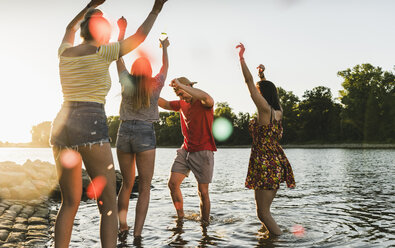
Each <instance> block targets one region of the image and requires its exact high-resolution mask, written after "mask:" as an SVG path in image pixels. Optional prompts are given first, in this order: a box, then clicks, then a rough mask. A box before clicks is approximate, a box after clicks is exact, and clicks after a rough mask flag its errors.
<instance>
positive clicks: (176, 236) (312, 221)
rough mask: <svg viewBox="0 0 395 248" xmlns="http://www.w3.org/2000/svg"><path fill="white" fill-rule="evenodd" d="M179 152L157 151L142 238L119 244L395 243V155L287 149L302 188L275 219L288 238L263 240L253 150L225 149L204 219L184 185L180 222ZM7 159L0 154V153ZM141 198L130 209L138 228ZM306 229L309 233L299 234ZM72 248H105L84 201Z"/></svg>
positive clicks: (288, 196)
mask: <svg viewBox="0 0 395 248" xmlns="http://www.w3.org/2000/svg"><path fill="white" fill-rule="evenodd" d="M175 150H176V149H158V150H157V156H156V167H155V174H154V179H153V183H152V184H153V186H154V188H153V189H152V192H151V202H150V208H149V211H148V215H147V219H146V224H145V227H144V230H143V238H142V239H141V240H140V243H139V242H136V240H134V239H133V234H132V233H133V230H130V233H129V235H128V236H127V238H126V240H125V242H124V243H123V244H121V243H120V244H119V247H390V246H395V197H394V195H395V185H394V181H395V170H394V158H395V150H374V149H372V150H363V149H286V154H287V156H288V158H289V160H290V162H291V164H292V166H293V169H294V173H295V179H296V184H297V185H296V188H295V189H293V190H290V189H286V187H285V185H282V187H281V188H280V190H279V191H278V193H277V196H276V198H275V199H274V202H273V204H272V215H273V217H274V218H275V219H276V221H277V223H278V224H279V226H280V228H281V229H282V230H283V232H284V234H283V235H281V236H279V237H276V236H272V235H270V236H269V237H267V236H265V235H264V230H263V229H262V225H261V224H260V222H259V220H258V218H257V217H256V212H255V204H254V193H253V191H251V190H247V189H245V188H244V179H245V176H246V173H247V166H248V158H249V149H219V151H218V152H216V153H215V172H214V180H213V183H212V184H210V198H211V216H212V221H211V223H210V225H208V226H202V225H201V223H200V221H199V218H198V216H199V198H198V196H197V188H196V183H195V179H194V177H193V175H192V174H191V176H190V177H189V178H186V179H185V181H184V183H183V184H182V192H183V196H184V209H185V213H186V218H185V219H184V221H181V222H180V221H177V217H176V212H175V210H174V207H173V204H172V201H171V198H170V195H169V191H168V189H167V180H168V176H169V168H170V166H171V164H172V161H173V159H174V156H175ZM0 155H1V153H0ZM135 205H136V199H132V200H131V204H130V206H129V215H128V222H129V223H128V224H129V225H131V226H133V224H134V223H133V221H134V214H135V213H134V211H135ZM298 226H301V227H303V229H304V232H302V233H298V232H295V227H298ZM70 247H100V242H99V213H98V210H97V207H96V204H95V202H93V201H88V202H84V203H81V206H80V209H79V211H78V213H77V216H76V221H75V226H74V229H73V236H72V242H71V244H70Z"/></svg>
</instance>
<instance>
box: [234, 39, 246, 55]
mask: <svg viewBox="0 0 395 248" xmlns="http://www.w3.org/2000/svg"><path fill="white" fill-rule="evenodd" d="M236 48H240V51H239V57H240V59H244V51H245V50H246V49H245V47H244V45H243V43H241V42H240V44H239V45H237V46H236Z"/></svg>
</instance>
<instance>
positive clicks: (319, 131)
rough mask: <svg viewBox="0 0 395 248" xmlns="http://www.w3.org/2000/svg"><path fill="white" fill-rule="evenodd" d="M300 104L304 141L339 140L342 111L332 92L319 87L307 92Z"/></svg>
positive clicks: (301, 138)
mask: <svg viewBox="0 0 395 248" xmlns="http://www.w3.org/2000/svg"><path fill="white" fill-rule="evenodd" d="M303 98H304V99H303V100H302V101H301V102H300V103H299V113H300V114H299V120H300V121H299V123H300V135H299V139H300V140H302V141H307V142H308V141H318V142H333V141H337V140H338V138H339V131H340V118H339V114H340V111H339V110H340V109H339V108H338V107H337V106H336V103H335V102H334V101H333V99H332V93H331V90H330V89H329V88H327V87H324V86H318V87H315V88H313V89H312V90H310V91H309V90H308V91H305V93H304V95H303Z"/></svg>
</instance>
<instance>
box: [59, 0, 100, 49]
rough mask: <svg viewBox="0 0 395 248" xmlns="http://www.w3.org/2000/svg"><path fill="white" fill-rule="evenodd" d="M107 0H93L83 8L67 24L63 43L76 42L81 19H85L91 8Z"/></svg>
mask: <svg viewBox="0 0 395 248" xmlns="http://www.w3.org/2000/svg"><path fill="white" fill-rule="evenodd" d="M104 2H105V0H91V1H90V2H89V3H88V5H87V6H86V7H85V8H83V9H82V10H81V11H80V13H78V14H77V16H76V17H74V19H73V20H71V22H70V23H69V25H67V27H66V32H65V34H64V36H63V40H62V43H66V42H67V43H70V44H74V38H75V33H76V32H77V30H78V29H79V28H80V24H81V21H82V20H83V19H84V16H85V14H86V13H87V12H88V10H89V9H90V8H96V7H97V6H99V5H100V4H102V3H104Z"/></svg>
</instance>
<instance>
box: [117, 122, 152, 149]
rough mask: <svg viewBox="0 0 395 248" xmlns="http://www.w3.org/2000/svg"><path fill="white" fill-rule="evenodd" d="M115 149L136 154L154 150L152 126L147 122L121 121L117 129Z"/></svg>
mask: <svg viewBox="0 0 395 248" xmlns="http://www.w3.org/2000/svg"><path fill="white" fill-rule="evenodd" d="M116 146H117V149H119V150H121V151H123V152H128V153H138V152H143V151H147V150H152V149H155V148H156V137H155V129H154V124H153V123H152V122H149V121H140V120H126V121H122V122H121V124H120V125H119V129H118V137H117V142H116Z"/></svg>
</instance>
